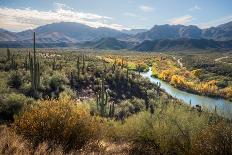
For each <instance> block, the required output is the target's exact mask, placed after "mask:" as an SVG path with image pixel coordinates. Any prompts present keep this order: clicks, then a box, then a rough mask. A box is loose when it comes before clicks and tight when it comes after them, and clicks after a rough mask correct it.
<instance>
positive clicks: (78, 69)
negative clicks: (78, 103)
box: [77, 56, 80, 81]
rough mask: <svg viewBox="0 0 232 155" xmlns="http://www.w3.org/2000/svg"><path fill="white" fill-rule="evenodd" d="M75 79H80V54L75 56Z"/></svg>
mask: <svg viewBox="0 0 232 155" xmlns="http://www.w3.org/2000/svg"><path fill="white" fill-rule="evenodd" d="M77 79H78V81H79V80H80V56H78V57H77Z"/></svg>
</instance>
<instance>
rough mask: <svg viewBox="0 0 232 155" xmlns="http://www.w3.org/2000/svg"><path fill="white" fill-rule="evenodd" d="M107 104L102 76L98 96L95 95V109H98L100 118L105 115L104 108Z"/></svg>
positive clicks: (106, 93) (106, 94)
mask: <svg viewBox="0 0 232 155" xmlns="http://www.w3.org/2000/svg"><path fill="white" fill-rule="evenodd" d="M107 103H108V92H107V90H106V89H105V82H104V77H103V76H102V80H101V90H100V92H99V94H98V95H97V108H98V107H99V108H100V114H101V116H105V114H106V106H107Z"/></svg>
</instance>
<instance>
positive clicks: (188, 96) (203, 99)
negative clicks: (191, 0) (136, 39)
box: [141, 68, 232, 118]
mask: <svg viewBox="0 0 232 155" xmlns="http://www.w3.org/2000/svg"><path fill="white" fill-rule="evenodd" d="M141 75H142V76H143V77H144V78H149V80H150V81H151V82H152V83H155V84H157V83H158V84H160V87H161V89H163V90H164V91H166V92H167V93H168V94H169V95H171V96H173V97H174V98H176V99H179V100H182V101H183V102H184V103H185V104H191V106H196V105H200V106H202V107H203V108H204V109H205V110H207V111H213V112H215V111H216V112H217V113H218V114H219V115H220V116H223V117H227V118H232V117H231V116H232V102H230V101H228V100H224V99H218V98H210V97H207V96H200V95H197V94H192V93H189V92H186V91H182V90H180V89H177V88H175V87H174V86H172V85H171V84H169V83H168V82H165V81H162V80H161V79H159V78H155V77H152V76H151V75H152V70H151V68H150V70H149V71H148V72H146V73H143V74H141Z"/></svg>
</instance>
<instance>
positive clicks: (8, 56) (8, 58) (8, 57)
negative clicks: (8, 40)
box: [6, 47, 11, 61]
mask: <svg viewBox="0 0 232 155" xmlns="http://www.w3.org/2000/svg"><path fill="white" fill-rule="evenodd" d="M6 52H7V61H9V60H10V58H11V53H10V49H9V47H7V50H6Z"/></svg>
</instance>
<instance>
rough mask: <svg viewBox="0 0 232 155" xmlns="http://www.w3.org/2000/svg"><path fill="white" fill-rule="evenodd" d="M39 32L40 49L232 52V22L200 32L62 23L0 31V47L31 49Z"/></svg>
mask: <svg viewBox="0 0 232 155" xmlns="http://www.w3.org/2000/svg"><path fill="white" fill-rule="evenodd" d="M33 32H36V43H37V45H38V47H70V46H73V47H84V48H86V47H89V48H97V49H135V50H145V51H150V50H156V49H157V50H159V49H181V48H185V49H186V48H189V49H191V48H196V49H207V48H214V49H219V48H221V49H228V48H231V46H230V40H232V22H229V23H226V24H222V25H219V26H217V27H211V28H208V29H200V28H198V27H197V26H193V25H190V26H184V25H168V24H166V25H155V26H154V27H153V28H151V29H150V30H148V31H146V30H144V29H132V30H122V31H118V30H115V29H110V28H105V27H100V28H93V27H89V26H87V25H84V24H80V23H73V22H61V23H53V24H48V25H44V26H40V27H38V28H36V29H33V30H26V31H22V32H18V33H15V32H10V31H7V30H4V29H0V47H6V46H9V47H29V46H31V43H32V36H33Z"/></svg>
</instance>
